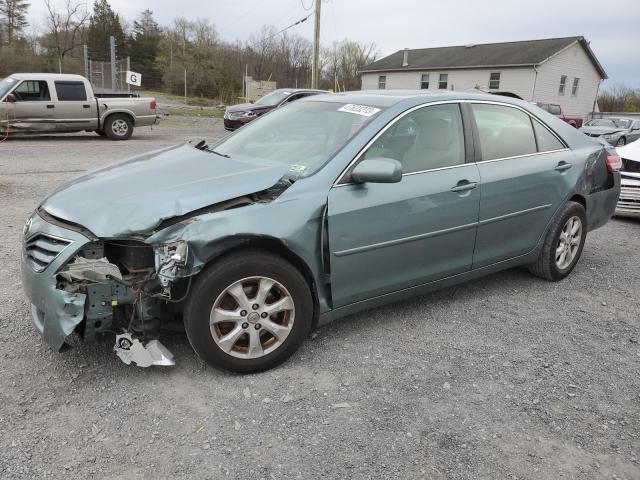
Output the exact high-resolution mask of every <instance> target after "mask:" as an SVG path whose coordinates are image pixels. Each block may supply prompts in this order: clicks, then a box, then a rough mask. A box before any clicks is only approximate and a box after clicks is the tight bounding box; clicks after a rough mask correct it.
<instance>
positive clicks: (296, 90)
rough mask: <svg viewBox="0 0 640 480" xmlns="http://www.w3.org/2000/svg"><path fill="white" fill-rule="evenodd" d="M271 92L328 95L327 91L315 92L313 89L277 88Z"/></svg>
mask: <svg viewBox="0 0 640 480" xmlns="http://www.w3.org/2000/svg"><path fill="white" fill-rule="evenodd" d="M273 92H289V93H298V92H318V93H330V92H329V91H328V90H316V89H315V88H277V89H275V90H273ZM273 92H269V93H273ZM267 95H268V94H267Z"/></svg>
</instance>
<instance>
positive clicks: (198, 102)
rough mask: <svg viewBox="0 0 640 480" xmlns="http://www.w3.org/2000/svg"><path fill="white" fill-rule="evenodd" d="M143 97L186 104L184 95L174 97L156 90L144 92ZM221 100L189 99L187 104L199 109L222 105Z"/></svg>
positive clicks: (141, 93)
mask: <svg viewBox="0 0 640 480" xmlns="http://www.w3.org/2000/svg"><path fill="white" fill-rule="evenodd" d="M140 95H141V96H144V97H155V98H159V99H165V100H168V101H170V102H174V103H184V95H173V94H171V93H165V92H158V91H154V90H144V91H141V92H140ZM221 103H222V102H220V100H219V99H216V98H207V97H187V104H188V105H190V106H197V107H215V106H217V105H220V104H221Z"/></svg>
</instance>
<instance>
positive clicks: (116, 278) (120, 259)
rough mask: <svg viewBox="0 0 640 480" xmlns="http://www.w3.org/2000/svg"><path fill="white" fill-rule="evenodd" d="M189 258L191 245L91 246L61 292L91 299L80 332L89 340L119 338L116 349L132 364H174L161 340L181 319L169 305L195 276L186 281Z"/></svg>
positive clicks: (68, 272)
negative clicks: (165, 327)
mask: <svg viewBox="0 0 640 480" xmlns="http://www.w3.org/2000/svg"><path fill="white" fill-rule="evenodd" d="M187 255H188V248H187V243H186V242H175V243H173V244H169V245H163V246H162V247H159V248H154V247H152V246H151V245H148V244H145V243H144V242H140V241H133V240H108V241H97V242H92V243H90V244H88V245H87V246H85V247H84V248H83V249H82V250H80V251H79V252H78V254H77V255H76V257H75V258H74V259H73V260H72V261H71V262H70V263H68V264H67V265H66V266H65V267H64V268H63V269H62V270H60V272H59V273H58V276H57V288H58V289H60V290H64V291H67V292H70V293H76V292H79V293H83V294H85V295H86V296H87V299H86V302H85V319H84V322H82V323H81V324H79V325H78V331H77V333H78V334H79V335H80V336H81V337H82V338H83V340H85V341H92V340H95V338H96V336H98V335H100V334H103V333H107V332H110V333H115V334H116V335H119V336H120V337H118V338H117V340H116V345H115V347H114V348H115V351H116V353H118V356H119V357H120V358H122V359H123V360H124V358H123V357H125V358H126V359H127V360H128V361H126V360H125V361H126V363H132V362H133V363H135V364H137V365H138V366H150V365H173V356H172V355H171V354H170V353H169V352H168V350H166V348H165V347H164V346H162V344H160V342H159V341H158V337H159V334H160V329H161V327H163V324H167V323H170V322H172V321H174V320H176V318H175V315H174V314H173V312H174V309H172V308H170V307H169V305H170V304H171V303H177V302H180V301H181V300H182V299H184V298H185V297H186V294H187V292H188V289H189V285H190V278H188V279H183V278H182V276H183V275H184V274H185V273H186V272H185V271H184V266H185V265H186V260H187ZM175 323H176V324H177V323H178V322H175ZM122 335H129V336H128V337H122ZM158 350H159V351H160V352H161V354H157V352H158ZM147 356H150V358H151V359H149V358H147Z"/></svg>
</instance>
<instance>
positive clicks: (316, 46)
mask: <svg viewBox="0 0 640 480" xmlns="http://www.w3.org/2000/svg"><path fill="white" fill-rule="evenodd" d="M315 4H316V21H315V31H314V36H313V61H312V63H311V88H318V83H319V82H318V79H319V77H320V72H319V71H318V65H319V63H320V62H319V60H320V6H321V5H322V0H315Z"/></svg>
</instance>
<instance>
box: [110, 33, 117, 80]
mask: <svg viewBox="0 0 640 480" xmlns="http://www.w3.org/2000/svg"><path fill="white" fill-rule="evenodd" d="M109 43H110V45H111V91H112V92H115V91H116V37H114V36H113V35H111V36H110V37H109Z"/></svg>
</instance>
